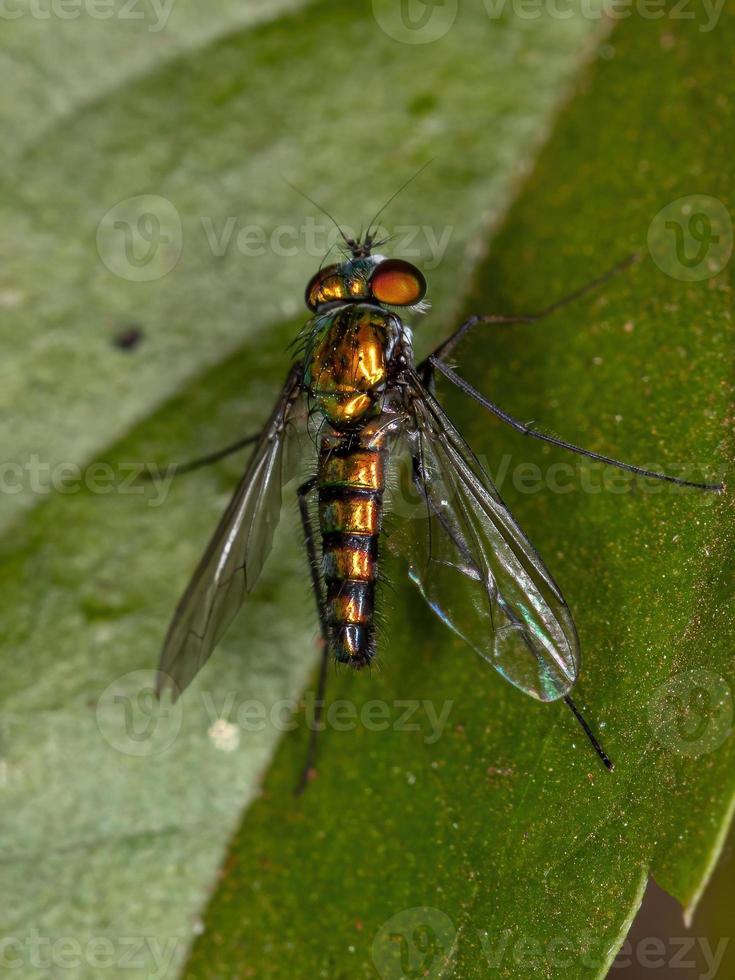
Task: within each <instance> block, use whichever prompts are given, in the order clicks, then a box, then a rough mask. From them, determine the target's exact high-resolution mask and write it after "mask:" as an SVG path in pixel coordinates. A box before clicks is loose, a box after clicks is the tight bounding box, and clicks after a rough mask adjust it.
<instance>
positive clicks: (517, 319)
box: [418, 255, 639, 377]
mask: <svg viewBox="0 0 735 980" xmlns="http://www.w3.org/2000/svg"><path fill="white" fill-rule="evenodd" d="M638 258H639V256H638V255H629V256H628V258H627V259H624V260H623V261H622V262H618V264H617V265H614V266H613V267H612V269H608V271H607V272H605V273H604V274H603V275H601V276H598V277H597V278H596V279H593V280H592V281H591V282H588V283H587V284H586V285H584V286H581V287H580V288H579V289H575V291H574V292H573V293H569V294H568V295H567V296H562V297H561V299H558V300H556V302H554V303H551V305H550V306H546V307H545V308H544V309H543V310H539V312H538V313H529V314H527V315H525V316H521V315H518V316H501V315H499V314H493V313H489V314H485V315H483V314H478V315H476V316H471V317H470V318H469V320H466V321H465V322H464V323H463V324H461V325H460V326H459V327H457V329H456V330H455V331H454V333H453V334H451V335H450V336H449V337H448V338H447V339H446V340H445V341H443V342H442V343H441V344H439V346H438V347H437V348H436V350H434V351H432V353H431V354H430V355H429V357H427V358H426V360H424V361H422V362H421V364H419V367H418V371H419V374H421V376H422V377H423V375H424V372H425V371H426V368H427V364H428V362H429V361H430V360H431V358H435V359H436V360H440V361H443V360H445V359H446V358H447V357H449V355H450V354H451V353H452V351H453V350H454V348H455V347H456V346H457V344H458V343H459V342H460V341H461V340H462V339H463V338H464V337H465V335H466V334H468V333H469V332H470V330H472V328H473V327H476V326H477V325H478V324H480V323H496V324H506V325H507V324H511V323H535V322H536V321H537V320H543V318H544V317H546V316H550V314H552V313H555V312H556V310H559V309H561V308H562V307H563V306H567V304H569V303H572V302H574V300H575V299H579V297H580V296H584V294H585V293H588V292H590V291H591V290H593V289H596V288H597V287H598V286H601V285H602V284H603V283H604V282H607V281H608V279H612V277H613V276H616V275H617V274H618V273H619V272H622V271H623V269H627V268H628V266H630V265H632V264H633V263H634V262H637V261H638Z"/></svg>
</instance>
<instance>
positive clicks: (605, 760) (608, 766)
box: [564, 694, 615, 772]
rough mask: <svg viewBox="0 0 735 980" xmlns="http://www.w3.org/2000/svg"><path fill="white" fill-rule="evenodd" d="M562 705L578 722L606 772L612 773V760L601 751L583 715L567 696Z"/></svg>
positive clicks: (613, 766)
mask: <svg viewBox="0 0 735 980" xmlns="http://www.w3.org/2000/svg"><path fill="white" fill-rule="evenodd" d="M564 704H565V705H566V706H567V707H568V708H569V710H570V711H571V712H572V714H573V715H574V717H575V718H576V719H577V721H578V722H579V724H580V725H581V726H582V731H583V732H584V733H585V735H586V736H587V738H588V739H589V740H590V743H591V745H592V748H593V749H594V750H595V752H596V753H597V754H598V755H599V757H600V758H601V759H602V762H603V764H604V766H605V768H606V769H607V771H608V772H612V771H613V769H614V768H615V764H614V762H612V760H611V759H610V756H609V755H608V754H607V752H606V751H605V750H604V749H603V747H602V746H601V745H600V743H599V742H598V741H597V739H596V738H595V734H594V732H593V731H592V729H591V728H590V726H589V725H588V724H587V721H586V720H585V717H584V715H583V714H582V712H581V711H580V710H579V708H578V707H577V705H576V704H575V703H574V701H572V699H571V698H570V697H569V695H568V694H567V696H566V697H565V698H564Z"/></svg>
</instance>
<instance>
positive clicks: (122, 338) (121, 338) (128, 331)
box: [112, 324, 145, 351]
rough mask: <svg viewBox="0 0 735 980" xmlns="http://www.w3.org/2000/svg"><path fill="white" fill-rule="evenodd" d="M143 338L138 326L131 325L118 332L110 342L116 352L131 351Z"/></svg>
mask: <svg viewBox="0 0 735 980" xmlns="http://www.w3.org/2000/svg"><path fill="white" fill-rule="evenodd" d="M144 336H145V335H144V333H143V331H142V329H141V328H140V327H139V326H137V325H135V324H131V326H129V327H124V328H123V329H122V330H119V331H118V332H117V333H116V334H115V336H114V337H113V340H112V342H113V344H114V345H115V347H117V348H118V350H124V351H131V350H135V348H136V347H139V346H140V344H141V342H142V340H143V337H144Z"/></svg>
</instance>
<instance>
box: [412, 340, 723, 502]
mask: <svg viewBox="0 0 735 980" xmlns="http://www.w3.org/2000/svg"><path fill="white" fill-rule="evenodd" d="M428 361H429V366H430V368H436V370H437V371H440V372H441V373H442V374H443V375H444V377H445V378H447V379H448V380H449V381H451V382H452V384H454V385H456V386H457V388H459V390H460V391H462V392H464V394H465V395H469V396H470V398H473V399H474V400H475V401H476V402H477V403H478V405H482V407H483V408H484V409H487V411H488V412H492V414H493V415H495V416H497V417H498V418H499V419H501V421H503V422H505V423H506V424H507V425H510V426H512V427H513V428H514V429H515V430H516V431H517V432H521V433H522V434H523V435H524V436H531V437H532V438H533V439H540V440H541V441H542V442H548V443H551V445H552V446H560V447H561V448H562V449H568V450H570V451H571V452H573V453H577V454H578V455H580V456H586V457H587V458H588V459H596V460H597V461H598V462H600V463H606V464H607V465H608V466H616V467H617V468H618V469H619V470H625V471H626V472H628V473H635V474H636V475H637V476H646V477H650V478H651V479H653V480H664V481H666V482H667V483H676V484H677V485H678V486H680V487H694V488H695V489H697V490H715V491H719V490H723V489H724V487H725V484H724V483H694V482H692V481H691V480H680V479H679V477H677V476H669V474H668V473H657V472H655V471H654V470H646V469H643V467H641V466H633V465H632V464H631V463H623V462H622V461H621V460H619V459H612V458H611V457H610V456H602V455H601V454H600V453H594V452H592V450H590V449H582V448H581V446H575V445H574V444H573V443H571V442H567V441H566V440H565V439H557V438H556V436H550V435H547V434H546V433H544V432H538V431H537V430H536V429H534V428H532V427H531V426H529V425H525V424H524V423H523V422H520V421H519V420H518V419H516V418H514V417H513V416H512V415H509V414H508V413H507V412H504V411H503V409H502V408H500V407H499V406H498V405H496V404H495V403H494V402H491V401H490V400H489V399H488V398H485V396H484V395H482V394H480V392H479V391H478V390H477V389H476V388H473V387H472V385H471V384H470V383H469V381H465V379H464V378H462V377H460V375H458V374H457V372H456V371H454V370H453V369H452V368H450V367H448V366H447V365H446V364H444V363H443V362H442V361H441V360H438V359H437V358H435V357H434V356H433V355H432V356H430V357H429V358H428Z"/></svg>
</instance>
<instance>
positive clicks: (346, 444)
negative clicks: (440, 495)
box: [319, 430, 386, 667]
mask: <svg viewBox="0 0 735 980" xmlns="http://www.w3.org/2000/svg"><path fill="white" fill-rule="evenodd" d="M385 455H386V449H385V446H384V445H382V440H381V441H380V444H377V445H376V440H375V438H374V433H371V435H370V436H368V433H367V431H366V430H361V431H360V432H351V433H345V432H337V431H336V430H332V431H331V432H330V433H329V434H328V435H325V436H324V437H323V439H322V444H321V448H320V453H319V523H320V527H321V533H322V552H323V563H324V564H323V569H324V581H325V584H326V590H327V595H326V616H327V625H328V628H329V642H330V645H331V647H332V651H333V653H334V656H335V658H336V659H337V660H339V661H341V662H343V663H349V664H351V665H352V666H353V667H363V666H365V664H367V663H369V662H370V661H371V660H372V659H373V657H374V655H375V623H374V617H373V614H374V611H375V585H376V580H377V574H378V535H379V533H380V524H381V517H382V507H383V491H384V488H385V476H384V471H385Z"/></svg>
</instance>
